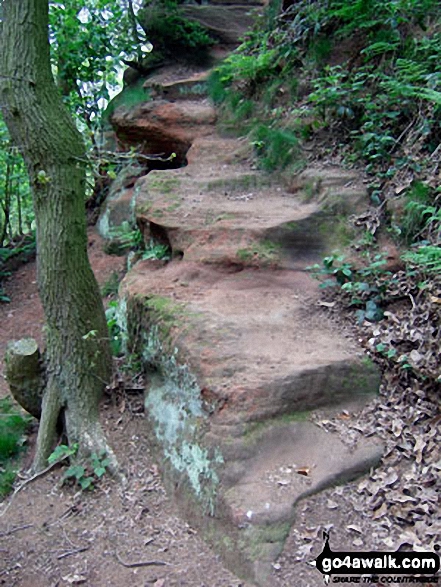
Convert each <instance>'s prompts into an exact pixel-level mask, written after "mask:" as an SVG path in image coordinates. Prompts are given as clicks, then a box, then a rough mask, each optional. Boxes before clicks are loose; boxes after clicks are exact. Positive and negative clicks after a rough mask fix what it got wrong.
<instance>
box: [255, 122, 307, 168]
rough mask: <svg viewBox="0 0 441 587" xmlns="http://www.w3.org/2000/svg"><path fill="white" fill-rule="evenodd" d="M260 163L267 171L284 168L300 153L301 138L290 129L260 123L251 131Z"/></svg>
mask: <svg viewBox="0 0 441 587" xmlns="http://www.w3.org/2000/svg"><path fill="white" fill-rule="evenodd" d="M251 137H252V139H253V142H252V144H253V146H254V148H255V151H256V153H257V155H258V157H259V164H260V165H261V167H262V168H263V169H264V170H265V171H274V170H276V169H284V168H285V167H286V166H287V165H288V164H289V163H291V162H292V161H293V159H294V156H295V154H296V153H298V148H299V140H298V138H297V137H296V136H295V134H294V133H292V132H291V131H290V130H288V129H281V128H277V127H268V126H266V125H265V124H260V125H258V126H257V127H255V128H254V129H253V131H252V133H251Z"/></svg>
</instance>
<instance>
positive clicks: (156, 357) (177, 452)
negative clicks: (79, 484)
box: [118, 80, 382, 587]
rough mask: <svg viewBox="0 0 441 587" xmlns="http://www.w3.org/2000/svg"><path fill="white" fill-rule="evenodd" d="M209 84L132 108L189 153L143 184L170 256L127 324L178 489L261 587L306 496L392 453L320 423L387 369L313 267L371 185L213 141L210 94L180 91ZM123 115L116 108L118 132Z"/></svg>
mask: <svg viewBox="0 0 441 587" xmlns="http://www.w3.org/2000/svg"><path fill="white" fill-rule="evenodd" d="M199 81H200V80H192V81H191V80H188V83H187V84H185V83H184V82H183V81H182V80H179V82H177V83H179V87H174V85H173V83H170V82H164V85H163V87H162V89H161V87H160V85H157V87H156V91H157V92H158V96H160V99H159V100H158V102H157V103H155V102H154V103H153V105H149V106H148V108H146V107H144V106H143V107H142V108H140V109H138V110H137V111H136V112H135V114H134V115H130V117H131V118H130V119H131V120H133V117H134V116H135V117H136V120H137V123H136V124H137V127H138V128H142V129H143V133H144V132H150V130H148V131H147V129H152V132H153V135H152V136H153V138H152V144H153V143H155V141H156V142H157V144H158V145H159V143H160V140H159V139H158V138H157V137H158V136H160V133H159V132H158V130H157V128H158V127H157V125H158V124H163V131H161V132H163V133H164V134H165V133H169V134H168V137H169V138H170V140H171V141H174V142H173V144H176V141H177V142H179V141H181V142H182V144H184V143H185V144H186V145H187V146H188V151H187V152H186V157H187V160H188V165H187V166H186V167H183V168H180V169H174V170H168V171H165V170H162V171H161V170H155V171H152V172H150V173H149V174H148V175H147V176H145V177H143V178H141V179H139V180H138V181H137V182H136V184H135V187H134V201H133V210H134V214H135V216H136V219H137V223H138V226H140V227H141V229H142V231H143V233H144V238H145V240H146V241H147V242H148V241H150V239H151V238H153V239H156V240H159V241H160V242H162V243H167V244H168V245H169V246H170V248H171V250H172V260H171V261H170V262H168V263H165V262H162V261H139V262H138V263H137V264H136V265H135V266H134V267H133V268H132V269H131V271H130V272H129V273H128V275H127V276H126V278H125V280H124V282H123V284H122V287H121V291H120V296H121V307H120V315H121V319H120V325H121V327H122V328H123V330H125V331H126V332H127V340H128V346H129V349H130V350H132V351H133V352H136V353H138V354H139V356H140V358H141V360H142V362H143V365H144V367H145V370H146V372H147V388H146V395H145V406H146V414H147V418H148V419H149V426H150V429H151V433H152V440H153V442H154V443H155V445H156V447H157V451H158V459H159V460H160V462H161V466H162V469H163V473H164V477H165V479H166V480H167V481H168V485H169V489H170V491H172V492H173V493H174V494H175V495H176V497H177V498H178V500H179V502H180V504H181V507H182V508H183V511H184V512H186V514H187V515H188V516H189V518H191V520H192V522H193V523H195V524H198V525H199V526H200V527H201V528H203V530H204V535H205V536H206V537H207V539H209V540H210V541H211V543H212V544H213V546H214V547H215V548H216V549H217V550H218V551H219V552H221V553H222V555H223V556H224V558H225V560H226V561H227V562H228V563H229V564H230V565H231V567H232V569H233V570H234V571H235V572H236V573H238V574H239V575H243V576H246V577H247V578H248V579H251V580H253V581H254V582H255V583H256V584H257V585H260V586H265V587H266V586H267V585H268V580H267V577H268V572H269V569H270V565H271V563H272V562H273V561H274V560H275V558H276V557H277V555H278V554H279V553H280V551H281V549H282V547H283V543H284V540H285V538H286V536H287V534H288V532H289V529H290V527H291V525H292V524H293V523H294V513H295V505H296V503H297V502H298V500H299V499H301V498H302V497H304V496H306V495H308V494H310V493H312V492H316V491H319V490H320V489H322V488H324V487H325V486H329V485H332V484H333V483H340V482H342V481H344V480H346V479H349V478H352V477H354V476H356V475H359V474H360V473H362V472H363V471H366V470H368V469H369V468H370V467H371V466H374V465H375V464H376V462H377V461H378V460H379V459H380V456H381V454H382V447H381V446H379V445H378V444H376V443H375V442H374V441H372V440H369V441H367V440H366V441H363V442H360V443H359V445H358V446H356V447H353V448H349V447H348V446H347V445H346V444H345V443H344V442H343V440H342V439H341V438H339V437H338V436H337V435H335V434H330V433H328V432H325V431H324V430H323V429H322V428H320V427H319V426H318V425H317V423H316V422H317V421H320V418H323V417H324V416H323V414H324V413H325V414H327V415H330V414H336V413H339V412H340V411H342V410H347V411H349V412H350V411H351V410H353V409H356V408H357V407H359V406H362V405H363V404H364V403H366V402H367V401H369V399H370V398H371V397H372V396H373V395H374V394H375V393H376V391H377V388H378V385H379V374H378V372H377V370H376V368H375V367H374V365H373V364H372V363H371V362H370V361H369V360H368V359H367V358H366V357H364V356H363V353H362V352H361V350H360V349H359V348H358V347H357V344H356V343H355V342H354V341H353V340H351V339H350V338H347V337H346V336H345V335H344V334H343V333H342V332H340V331H339V330H338V328H337V327H336V325H335V324H333V323H332V322H331V321H329V320H328V319H327V317H326V315H325V314H324V313H323V312H324V311H323V309H320V307H319V305H318V302H319V298H320V292H319V289H318V286H317V283H316V282H315V281H314V280H313V279H312V278H311V277H310V275H309V273H308V271H306V269H305V268H306V266H307V265H309V264H311V263H314V262H317V261H318V260H319V259H320V257H321V255H323V254H325V253H326V252H329V251H330V250H331V249H332V248H333V247H334V246H335V245H337V244H339V243H341V240H342V239H344V238H345V237H346V236H347V235H344V234H343V235H342V230H341V225H342V218H343V217H344V216H345V215H347V214H349V213H351V211H354V210H356V209H357V208H358V206H360V202H361V201H363V199H365V198H366V193H365V190H364V188H363V186H362V185H360V184H359V183H358V181H357V177H356V176H355V175H354V174H352V173H350V172H347V171H343V170H336V169H335V168H329V169H327V168H321V169H318V168H317V169H314V168H308V169H307V170H305V171H304V172H303V173H302V174H300V175H297V176H296V177H292V178H290V179H289V181H287V182H286V183H284V184H279V183H277V182H275V181H274V180H273V179H271V178H269V177H268V176H265V175H263V174H262V173H260V172H259V171H257V170H256V169H255V166H254V163H253V159H252V154H251V152H250V147H249V145H248V143H247V141H246V140H242V139H232V138H225V137H221V136H219V135H218V133H217V132H216V128H215V126H214V122H215V114H214V112H213V110H211V107H210V106H209V105H208V104H207V103H206V101H205V98H204V97H203V96H200V98H199V101H198V100H196V98H195V95H194V94H193V95H192V96H191V99H190V100H188V101H187V100H186V93H187V92H188V88H192V87H193V84H194V83H199ZM182 87H185V88H187V90H186V91H185V92H182V90H181V88H182ZM164 95H168V96H173V100H175V101H174V102H170V103H168V104H167V102H166V101H164ZM196 104H198V105H197V106H196ZM178 112H179V113H181V114H182V115H180V116H174V115H173V114H170V113H178ZM163 113H168V115H170V117H169V118H168V119H169V120H173V124H172V125H170V126H169V127H168V126H167V124H164V120H166V118H165V115H163ZM163 116H164V117H163ZM128 117H129V114H118V124H121V126H118V132H119V133H124V132H125V131H124V129H125V128H126V129H127V128H128V127H129V123H128V122H127V121H128V120H129V118H128ZM132 128H133V127H132ZM172 135H173V136H172ZM131 136H133V135H131ZM142 136H144V137H145V136H146V135H145V134H143V135H142Z"/></svg>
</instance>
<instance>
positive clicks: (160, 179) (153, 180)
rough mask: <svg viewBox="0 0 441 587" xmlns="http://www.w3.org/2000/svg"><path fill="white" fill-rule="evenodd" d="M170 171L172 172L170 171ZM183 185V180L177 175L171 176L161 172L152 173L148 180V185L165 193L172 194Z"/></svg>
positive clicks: (151, 188)
mask: <svg viewBox="0 0 441 587" xmlns="http://www.w3.org/2000/svg"><path fill="white" fill-rule="evenodd" d="M168 173H170V172H168ZM180 185H181V181H180V180H179V179H178V178H176V177H170V176H169V175H166V174H163V173H161V172H156V173H153V174H151V177H149V178H148V180H147V187H148V189H150V190H155V191H157V192H160V193H161V194H163V195H166V194H171V193H172V192H175V191H176V190H177V189H178V188H179V187H180Z"/></svg>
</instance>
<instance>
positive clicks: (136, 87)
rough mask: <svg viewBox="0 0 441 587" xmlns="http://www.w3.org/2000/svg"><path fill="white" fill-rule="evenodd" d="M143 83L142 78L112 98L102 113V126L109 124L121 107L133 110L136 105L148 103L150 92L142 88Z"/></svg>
mask: <svg viewBox="0 0 441 587" xmlns="http://www.w3.org/2000/svg"><path fill="white" fill-rule="evenodd" d="M144 81H145V80H144V79H143V78H141V79H139V80H138V81H137V82H136V83H135V84H133V85H130V86H127V87H125V88H124V89H123V90H122V91H121V92H120V93H119V94H117V95H116V96H115V97H114V98H112V100H111V101H110V102H109V104H108V106H107V108H106V109H105V111H104V112H103V117H102V120H103V124H109V123H110V118H111V117H112V114H113V113H114V112H115V110H116V109H117V108H120V107H122V106H125V107H127V108H133V107H134V106H136V105H137V104H142V103H143V102H149V101H150V100H151V99H152V98H151V95H150V91H149V90H148V89H147V90H146V89H145V88H144V87H143V84H144Z"/></svg>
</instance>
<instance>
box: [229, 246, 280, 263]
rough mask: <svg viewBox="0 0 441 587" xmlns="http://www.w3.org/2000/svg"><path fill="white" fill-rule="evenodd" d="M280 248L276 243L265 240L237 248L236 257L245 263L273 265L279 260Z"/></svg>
mask: <svg viewBox="0 0 441 587" xmlns="http://www.w3.org/2000/svg"><path fill="white" fill-rule="evenodd" d="M281 252H282V248H281V246H280V245H279V244H278V243H274V242H272V241H269V240H266V241H261V242H260V243H256V245H255V246H253V247H249V248H246V249H239V250H238V251H237V253H236V254H237V257H238V259H239V260H241V261H243V262H245V263H257V264H259V265H273V264H277V263H278V262H279V261H280V255H281Z"/></svg>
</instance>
